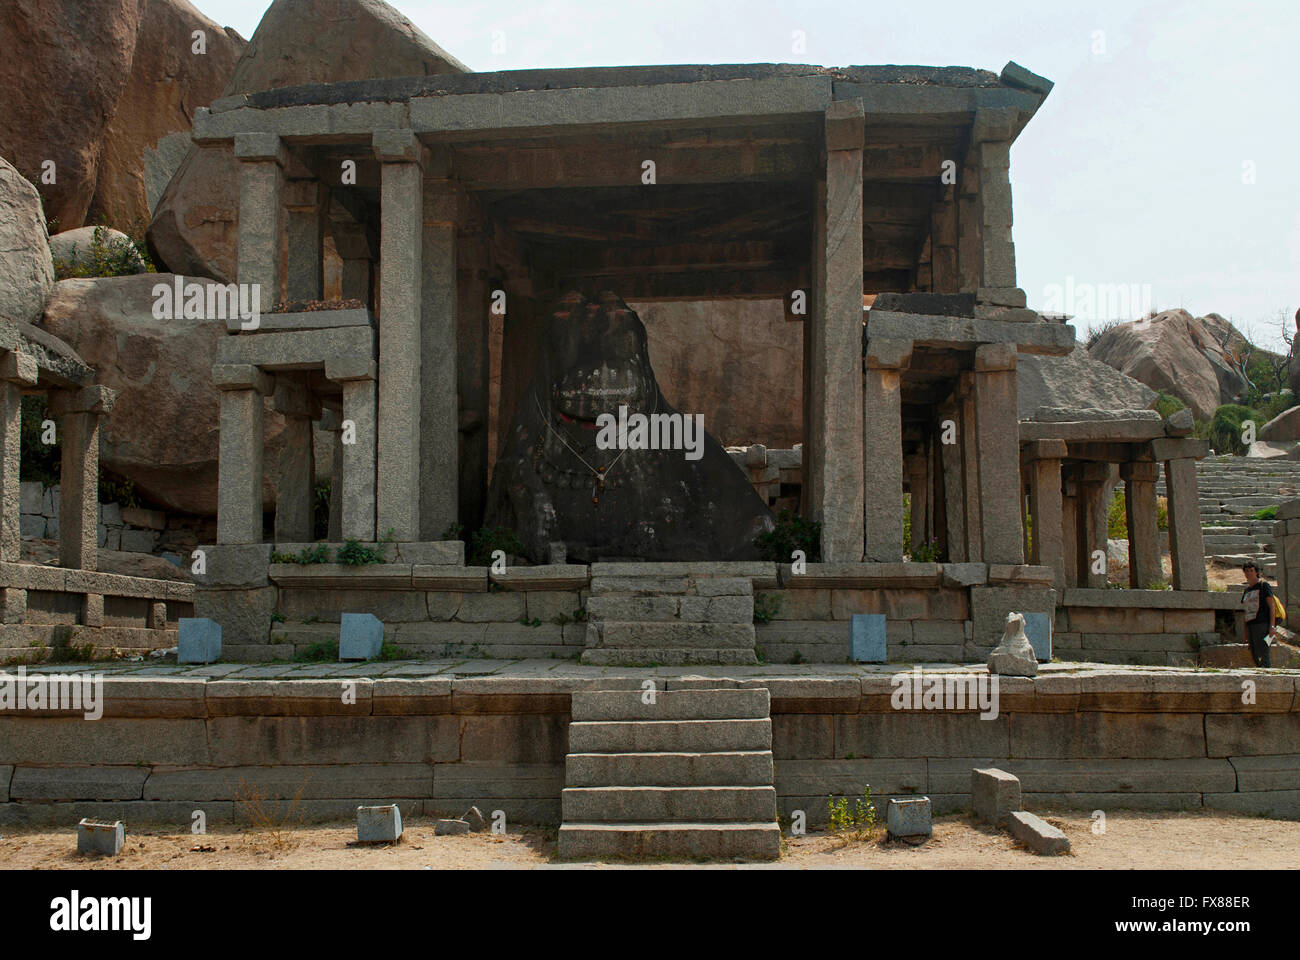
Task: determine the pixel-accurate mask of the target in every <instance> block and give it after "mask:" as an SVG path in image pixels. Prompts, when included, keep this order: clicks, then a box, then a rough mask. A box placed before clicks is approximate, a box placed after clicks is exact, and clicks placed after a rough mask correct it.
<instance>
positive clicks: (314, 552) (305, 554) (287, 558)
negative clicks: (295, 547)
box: [271, 543, 330, 563]
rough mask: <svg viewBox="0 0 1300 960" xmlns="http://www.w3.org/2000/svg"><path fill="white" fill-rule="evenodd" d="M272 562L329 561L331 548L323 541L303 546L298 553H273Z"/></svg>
mask: <svg viewBox="0 0 1300 960" xmlns="http://www.w3.org/2000/svg"><path fill="white" fill-rule="evenodd" d="M271 562H272V563H329V562H330V548H329V547H327V546H326V545H325V544H323V543H318V544H316V545H315V546H314V547H303V548H302V550H301V551H300V552H298V553H279V552H276V553H272V554H271Z"/></svg>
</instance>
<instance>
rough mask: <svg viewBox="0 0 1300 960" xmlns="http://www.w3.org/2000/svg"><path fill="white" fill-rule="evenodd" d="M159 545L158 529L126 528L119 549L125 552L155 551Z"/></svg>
mask: <svg viewBox="0 0 1300 960" xmlns="http://www.w3.org/2000/svg"><path fill="white" fill-rule="evenodd" d="M157 545H158V533H157V531H154V530H130V529H124V530H123V531H122V538H121V543H120V546H119V549H120V550H121V551H122V552H123V553H153V550H154V547H156V546H157Z"/></svg>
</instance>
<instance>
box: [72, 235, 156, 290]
mask: <svg viewBox="0 0 1300 960" xmlns="http://www.w3.org/2000/svg"><path fill="white" fill-rule="evenodd" d="M50 255H51V256H53V258H54V269H55V271H56V272H57V273H58V275H59V278H60V279H66V278H68V277H94V276H101V275H102V274H101V273H100V272H99V271H100V269H102V267H103V265H104V264H105V263H108V262H111V263H113V264H114V265H116V267H117V269H116V270H115V271H114V275H121V274H125V273H144V271H145V265H144V259H143V258H142V257H141V256H140V253H139V251H137V250H136V248H135V244H134V243H133V242H132V240H131V238H130V237H128V236H127V235H126V234H125V233H122V232H121V231H120V230H114V229H113V228H112V227H78V228H77V229H76V230H65V231H63V233H56V234H55V235H54V236H52V237H50Z"/></svg>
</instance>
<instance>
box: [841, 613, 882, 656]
mask: <svg viewBox="0 0 1300 960" xmlns="http://www.w3.org/2000/svg"><path fill="white" fill-rule="evenodd" d="M849 638H850V639H849V643H850V649H851V651H852V656H853V660H854V662H855V663H884V662H885V660H886V658H887V650H886V647H887V644H886V632H885V615H884V614H883V613H855V614H853V619H852V620H851V621H849Z"/></svg>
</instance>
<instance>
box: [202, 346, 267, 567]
mask: <svg viewBox="0 0 1300 960" xmlns="http://www.w3.org/2000/svg"><path fill="white" fill-rule="evenodd" d="M212 382H213V384H214V385H215V386H216V388H217V390H219V391H220V392H221V440H220V453H219V455H218V463H217V543H261V542H262V461H263V450H264V444H265V436H264V431H263V417H262V398H263V397H265V396H269V395H270V393H271V378H270V377H268V376H267V375H266V374H264V373H263V372H262V371H261V370H259V369H258V368H257V367H254V366H251V365H249V364H221V363H219V364H215V365H213V367H212Z"/></svg>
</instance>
